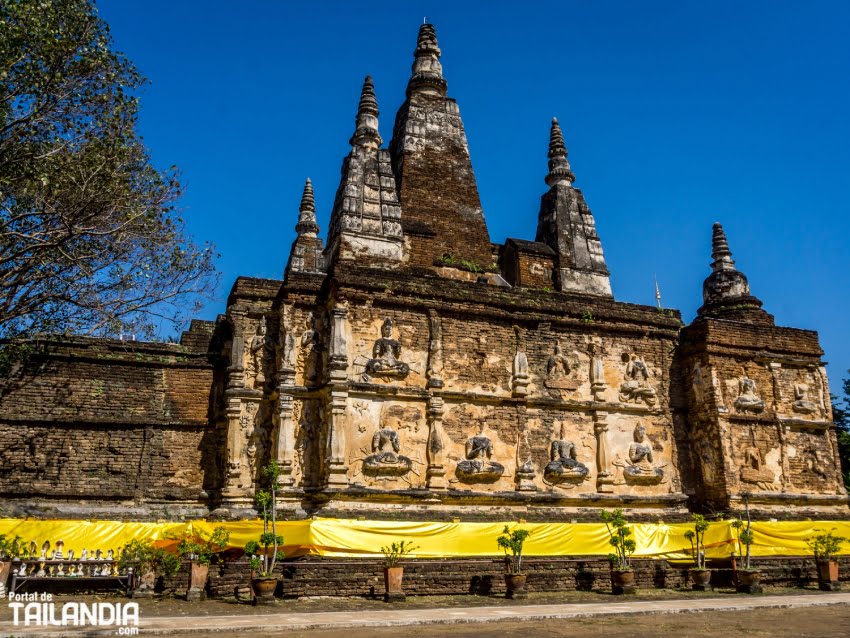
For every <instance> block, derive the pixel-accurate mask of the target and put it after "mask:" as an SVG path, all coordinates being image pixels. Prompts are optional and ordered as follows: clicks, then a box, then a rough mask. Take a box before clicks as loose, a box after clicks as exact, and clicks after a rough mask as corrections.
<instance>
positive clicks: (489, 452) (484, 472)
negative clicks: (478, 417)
mask: <svg viewBox="0 0 850 638" xmlns="http://www.w3.org/2000/svg"><path fill="white" fill-rule="evenodd" d="M464 451H465V455H466V458H465V459H464V460H463V461H460V462H459V463H458V464H457V469H456V470H455V475H456V476H457V477H458V478H459V479H460V480H462V481H463V482H465V483H494V482H496V481H498V480H499V479H500V478H501V477H502V475H503V474H504V473H505V466H504V465H502V464H501V463H497V462H496V461H492V460H490V459H491V457H492V456H493V442H492V441H491V440H490V438H489V437H487V436H484V426H483V425H482V426H481V429H480V431H479V433H478V434H477V435H475V436H471V437H469V439H467V441H466V445H465V449H464Z"/></svg>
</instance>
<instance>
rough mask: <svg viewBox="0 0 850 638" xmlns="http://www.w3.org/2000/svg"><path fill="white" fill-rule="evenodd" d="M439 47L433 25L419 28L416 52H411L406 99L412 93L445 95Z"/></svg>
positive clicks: (426, 23)
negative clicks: (411, 72)
mask: <svg viewBox="0 0 850 638" xmlns="http://www.w3.org/2000/svg"><path fill="white" fill-rule="evenodd" d="M440 53H441V51H440V47H439V46H438V45H437V32H436V31H434V25H432V24H430V23H428V22H424V23H423V24H422V25H421V26H420V27H419V36H418V37H417V39H416V50H415V51H414V52H413V69H412V71H413V74H412V75H411V76H410V81H409V82H408V83H407V97H410V95H411V94H412V93H430V94H432V95H445V94H446V86H447V85H446V81H445V80H444V79H443V67H442V65H441V64H440Z"/></svg>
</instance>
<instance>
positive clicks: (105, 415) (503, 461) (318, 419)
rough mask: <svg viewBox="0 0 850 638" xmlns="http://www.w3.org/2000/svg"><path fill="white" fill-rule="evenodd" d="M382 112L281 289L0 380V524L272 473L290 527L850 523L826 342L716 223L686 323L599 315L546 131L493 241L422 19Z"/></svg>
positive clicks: (190, 501) (558, 151)
mask: <svg viewBox="0 0 850 638" xmlns="http://www.w3.org/2000/svg"><path fill="white" fill-rule="evenodd" d="M378 116H379V111H378V103H377V100H376V97H375V91H374V87H373V84H372V80H371V79H370V78H368V77H367V78H366V81H365V82H364V84H363V91H362V94H361V97H360V103H359V107H358V109H357V116H356V123H355V128H354V133H353V135H352V137H351V140H350V144H351V150H350V152H349V154H348V156H347V157H346V158H345V159H344V161H343V165H342V177H341V180H340V184H339V189H338V191H337V194H336V199H335V201H334V204H333V210H332V213H331V218H330V228H329V230H328V233H327V239H326V241H325V242H323V241H322V239H320V238H319V230H320V229H319V227H318V224H317V222H316V212H315V205H314V197H313V188H312V185H311V183H310V181H309V180H307V183H306V185H305V188H304V193H303V197H302V199H301V206H300V210H299V213H298V217H297V224H296V226H295V228H296V230H297V238H296V239H295V241H294V243H293V245H292V250H291V254H290V257H289V261H288V264H287V265H286V271H285V276H284V279H283V281H277V280H261V279H252V278H240V279H238V280H237V281H236V283H235V284H234V286H233V289H232V291H231V293H230V296H229V299H228V302H227V312H226V315H224V316H222V317H220V318H219V320H218V321H216V322H215V323H211V322H200V321H196V322H193V324H192V328H191V329H190V330H189V331H188V332H186V333H185V334H184V336H183V339H182V342H181V343H180V344H179V345H177V344H141V343H127V342H120V341H107V340H97V339H57V340H54V341H48V342H45V343H41V344H39V349H38V351H37V353H36V354H35V355H34V356H32V357H31V358H30V359H29V360H28V361H27V362H26V364H24V365H22V366H19V367H18V368H17V369H16V370H15V371H14V372H13V374H12V375H11V376H10V377H9V378H8V379H6V380H5V381H4V382H3V388H2V396H0V436H2V439H1V440H2V441H3V444H2V449H0V493H2V497H3V501H2V503H3V505H2V508H3V513H5V514H7V515H21V514H25V513H39V514H45V513H46V514H48V515H55V516H75V515H80V516H83V515H110V514H111V515H120V516H124V517H128V518H133V517H135V518H145V517H151V516H162V515H163V512H166V511H167V512H170V513H171V514H173V515H179V516H196V515H208V514H213V515H220V516H240V515H250V514H251V509H250V508H251V507H252V500H253V495H254V491H255V489H256V488H257V487H258V485H261V484H262V481H263V478H262V472H261V470H262V467H263V466H264V465H265V464H266V463H267V462H268V461H269V460H271V459H276V460H277V461H278V462H279V463H280V465H281V467H282V470H283V473H282V476H281V479H280V494H281V507H282V508H283V509H285V510H287V512H288V515H290V516H307V515H312V514H318V515H323V516H357V515H363V516H366V517H376V516H381V517H407V518H418V519H447V518H451V517H454V516H460V517H464V518H466V519H470V518H480V519H511V518H517V517H523V518H527V519H529V520H571V519H577V520H578V519H588V518H593V519H596V518H597V517H598V512H597V509H598V508H601V507H614V506H623V507H626V508H628V509H629V510H631V511H632V513H633V514H635V515H637V516H640V515H642V516H644V517H645V518H652V519H657V518H658V517H659V516H664V517H665V520H672V519H673V518H676V517H677V516H682V515H685V514H686V513H687V512H688V510H689V509H691V510H700V511H702V510H707V511H728V510H740V509H741V508H742V506H743V501H744V500H745V499H746V500H747V501H748V503H749V505H750V507H751V509H753V510H755V511H757V512H761V513H762V514H763V515H769V516H772V517H783V518H802V517H807V516H819V517H824V516H827V517H829V516H846V515H847V513H848V510H847V495H846V492H845V490H844V488H843V486H842V480H841V475H840V471H839V465H838V456H837V450H836V435H835V427H834V425H833V423H832V422H831V408H830V401H829V390H828V385H827V379H826V373H825V370H824V367H823V364H822V362H821V356H822V354H823V353H822V351H821V349H820V346H819V345H818V338H817V335H816V334H815V333H813V332H809V331H805V330H798V329H794V328H783V327H778V326H776V325H775V324H774V321H773V317H772V316H771V315H769V314H768V313H767V312H765V311H764V310H762V309H761V306H762V303H761V301H759V300H758V299H757V298H756V297H754V296H752V295H751V294H750V290H749V285H748V282H747V279H746V277H745V276H744V275H743V273H741V272H740V271H739V270H737V269H736V267H735V262H734V261H733V260H732V253H731V252H730V250H729V246H728V244H727V240H726V237H725V235H724V232H723V229H722V228H721V226H720V225H719V224H716V225H715V226H714V229H713V238H712V259H713V263H712V266H711V273H710V274H709V276H708V278H707V279H706V280H705V284H704V286H703V299H704V305H703V306H702V307H701V308H700V310H699V312H698V316H697V318H696V320H695V321H694V322H693V323H692V324H691V325H689V326H686V327H683V325H682V322H681V319H680V314H679V313H678V311H675V310H660V309H659V308H655V307H649V306H639V305H634V304H629V303H623V302H619V301H615V300H614V297H613V295H612V291H611V286H610V283H609V273H608V269H607V267H606V265H605V259H604V256H603V251H602V244H601V241H600V238H599V236H598V234H597V232H596V228H595V225H594V218H593V214H592V213H591V211H590V209H589V208H588V205H587V203H586V202H585V199H584V196H583V195H582V192H581V191H580V190H579V189H578V188H576V187H575V185H574V182H575V176H574V174H573V172H572V170H571V168H570V164H569V162H568V161H567V150H566V147H565V144H564V138H563V136H562V133H561V130H560V128H559V125H558V121H557V120H553V121H552V127H551V134H550V141H549V156H548V159H549V161H548V172H546V171H545V170H544V167H543V166H542V165H541V177H545V182H546V185H547V187H548V190H546V191H545V192H544V193H543V195H542V197H541V200H540V210H539V213H538V224H537V231H536V235H535V237H534V241H528V240H523V239H508V240H507V241H506V242H505V243H504V244H493V243H491V241H490V236H489V234H488V231H487V225H486V223H485V219H484V214H483V211H482V208H481V203H480V201H479V197H478V189H477V186H476V182H475V176H474V174H473V170H472V164H471V160H470V157H469V151H468V146H467V142H466V137H465V134H464V128H463V122H462V120H461V116H460V111H459V109H458V105H457V103H456V102H455V101H454V100H453V99H452V98H450V97H448V95H447V83H446V80H445V79H444V77H443V73H442V68H441V65H440V49H439V47H438V45H437V38H436V35H435V32H434V28H433V27H432V26H431V25H428V24H425V25H423V26H422V27H421V29H420V30H419V37H418V41H417V45H416V50H415V52H414V62H413V71H412V75H411V77H410V81H409V83H408V85H407V93H406V100H405V102H404V104H403V105H402V106H401V108H400V109H399V111H398V113H397V115H396V119H395V126H394V128H393V137H392V140H390V142H389V144H388V145H387V146H386V147H384V146H383V141H382V139H381V136H380V135H379V133H378ZM541 164H542V162H541ZM293 212H294V211H293ZM529 212H531V211H529ZM293 218H294V215H293ZM696 292H697V291H695V294H696Z"/></svg>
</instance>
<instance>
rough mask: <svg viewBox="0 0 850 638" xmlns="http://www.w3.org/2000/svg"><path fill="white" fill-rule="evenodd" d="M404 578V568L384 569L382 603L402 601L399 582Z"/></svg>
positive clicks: (402, 596) (402, 593) (402, 594)
mask: <svg viewBox="0 0 850 638" xmlns="http://www.w3.org/2000/svg"><path fill="white" fill-rule="evenodd" d="M402 578H404V567H384V601H386V602H388V603H389V602H393V601H401V600H404V598H405V597H404V592H403V591H402V589H401V581H402Z"/></svg>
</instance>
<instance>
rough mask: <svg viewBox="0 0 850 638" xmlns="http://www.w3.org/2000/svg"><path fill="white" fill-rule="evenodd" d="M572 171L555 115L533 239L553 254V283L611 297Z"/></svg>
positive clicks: (564, 289)
mask: <svg viewBox="0 0 850 638" xmlns="http://www.w3.org/2000/svg"><path fill="white" fill-rule="evenodd" d="M575 178H576V177H575V175H574V174H573V172H572V170H571V169H570V163H569V162H568V161H567V146H566V144H564V134H563V133H562V132H561V126H560V124H558V118H556V117H553V118H552V127H551V129H550V130H549V172H548V173H547V174H546V183H547V184H548V185H549V192H548V193H546V194H545V195H543V197H542V198H541V200H540V212H539V214H538V216H537V235H536V236H535V241H537V242H542V243H544V244H546V245H547V246H549V248H551V249H552V250H553V251H554V252H555V255H556V258H555V265H556V272H555V276H554V283H555V287H556V288H557V289H558V290H560V291H562V292H572V293H578V294H586V295H596V296H600V297H611V296H612V294H611V281H610V276H609V274H608V267H607V266H606V265H605V255H604V254H603V253H602V242H601V241H600V240H599V235H598V234H597V233H596V222H595V220H594V219H593V214H592V213H591V212H590V208H588V206H587V202H585V201H584V195H582V193H581V191H580V190H579V189H578V188H575V187H574V186H573V182H574V181H575Z"/></svg>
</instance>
